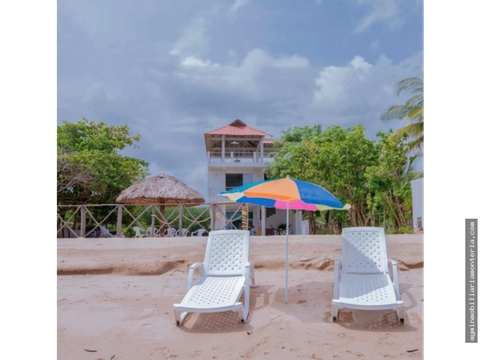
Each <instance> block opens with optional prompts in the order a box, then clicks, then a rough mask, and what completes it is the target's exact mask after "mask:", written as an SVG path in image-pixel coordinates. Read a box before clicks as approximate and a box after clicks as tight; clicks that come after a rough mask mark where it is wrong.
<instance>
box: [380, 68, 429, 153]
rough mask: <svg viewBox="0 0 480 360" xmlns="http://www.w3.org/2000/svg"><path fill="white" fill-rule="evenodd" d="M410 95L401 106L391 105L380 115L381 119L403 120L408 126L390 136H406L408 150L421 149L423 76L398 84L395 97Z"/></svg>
mask: <svg viewBox="0 0 480 360" xmlns="http://www.w3.org/2000/svg"><path fill="white" fill-rule="evenodd" d="M402 93H405V94H407V95H411V96H410V97H409V98H408V100H407V101H406V102H405V104H403V105H393V106H391V107H390V108H389V109H388V110H387V111H386V112H384V113H383V114H382V115H381V119H382V120H385V121H388V120H405V121H408V122H409V124H408V125H406V126H404V127H402V128H400V129H398V130H397V131H395V132H394V133H393V134H392V137H394V138H397V139H398V138H402V137H404V136H408V137H409V138H410V139H412V140H411V142H410V143H409V147H410V150H411V151H413V150H420V149H421V148H422V147H423V76H417V77H411V78H408V79H404V80H402V81H400V82H399V83H398V90H397V95H400V94H402Z"/></svg>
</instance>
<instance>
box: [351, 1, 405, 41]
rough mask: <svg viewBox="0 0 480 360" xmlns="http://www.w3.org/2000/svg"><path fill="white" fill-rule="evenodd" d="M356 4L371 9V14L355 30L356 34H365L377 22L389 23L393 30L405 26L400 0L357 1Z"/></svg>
mask: <svg viewBox="0 0 480 360" xmlns="http://www.w3.org/2000/svg"><path fill="white" fill-rule="evenodd" d="M355 2H356V3H357V5H365V6H368V7H369V8H370V12H369V13H368V14H367V15H366V16H365V17H364V18H363V19H361V20H360V22H359V24H358V25H357V27H356V28H355V32H356V33H361V32H364V31H365V30H366V29H368V28H369V27H370V26H372V25H373V24H375V23H377V22H387V23H388V24H389V25H390V27H391V28H397V27H400V26H401V25H402V24H403V20H402V18H401V16H400V6H399V5H400V0H355Z"/></svg>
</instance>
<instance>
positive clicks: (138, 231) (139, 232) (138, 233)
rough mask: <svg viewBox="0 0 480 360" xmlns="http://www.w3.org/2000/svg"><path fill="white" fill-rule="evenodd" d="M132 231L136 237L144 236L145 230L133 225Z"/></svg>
mask: <svg viewBox="0 0 480 360" xmlns="http://www.w3.org/2000/svg"><path fill="white" fill-rule="evenodd" d="M133 231H135V237H136V238H142V237H145V230H143V229H142V228H141V227H140V226H135V227H133Z"/></svg>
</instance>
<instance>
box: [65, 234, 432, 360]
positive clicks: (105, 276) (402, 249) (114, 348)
mask: <svg viewBox="0 0 480 360" xmlns="http://www.w3.org/2000/svg"><path fill="white" fill-rule="evenodd" d="M206 241H207V238H206V237H192V238H160V239H59V240H57V246H58V251H57V262H58V266H57V286H58V288H57V352H58V359H65V360H68V359H92V360H98V359H104V360H113V359H115V360H119V359H190V358H192V359H219V360H223V359H277V360H279V359H324V360H327V359H345V360H347V359H348V360H350V359H412V358H414V359H422V358H423V235H393V236H387V246H388V255H389V258H393V259H397V261H398V262H399V265H400V269H401V271H400V273H399V277H400V292H401V296H402V299H403V300H404V302H405V324H403V325H402V324H400V323H399V321H398V319H397V316H396V312H395V311H351V310H341V311H340V315H339V321H337V322H335V323H334V322H332V317H331V300H332V296H333V262H334V260H336V259H339V258H340V257H341V238H340V237H339V236H291V237H290V247H289V250H290V255H289V256H290V271H289V288H288V292H289V302H288V304H285V303H284V286H285V268H284V266H285V263H284V259H285V238H284V237H282V236H272V237H251V240H250V244H251V245H250V260H251V261H252V262H253V263H254V266H255V276H256V283H257V287H255V288H252V290H251V294H250V309H251V310H250V316H249V319H248V322H247V323H246V324H242V323H240V321H239V317H238V314H237V313H234V312H228V313H216V314H192V315H190V316H189V317H188V318H187V320H186V322H185V323H184V325H183V326H181V327H177V326H176V324H175V319H174V315H173V309H172V304H173V303H178V302H180V301H181V299H182V297H183V295H184V294H185V288H186V283H187V273H188V267H189V266H190V265H191V264H192V263H194V262H197V261H202V260H203V256H204V251H205V245H206Z"/></svg>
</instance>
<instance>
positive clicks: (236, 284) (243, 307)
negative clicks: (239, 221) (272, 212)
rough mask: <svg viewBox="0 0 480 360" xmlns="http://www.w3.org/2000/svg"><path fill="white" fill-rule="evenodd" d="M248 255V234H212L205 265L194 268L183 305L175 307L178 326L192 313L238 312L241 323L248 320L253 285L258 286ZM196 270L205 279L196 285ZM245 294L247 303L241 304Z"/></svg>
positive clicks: (190, 272)
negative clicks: (194, 278) (242, 296)
mask: <svg viewBox="0 0 480 360" xmlns="http://www.w3.org/2000/svg"><path fill="white" fill-rule="evenodd" d="M248 252H249V233H248V231H245V230H219V231H211V232H210V234H209V235H208V240H207V248H206V251H205V260H204V262H203V263H195V264H193V265H192V266H190V271H189V273H188V282H187V294H186V295H185V297H184V298H183V300H182V302H181V303H180V304H173V309H174V314H175V320H176V321H177V325H181V324H182V323H183V321H184V320H185V318H186V316H187V315H188V313H190V312H192V313H212V312H224V311H238V312H239V315H240V319H241V321H242V322H245V321H246V320H247V318H248V313H249V303H250V284H251V285H252V286H255V273H254V269H253V264H252V263H251V262H249V261H248ZM196 269H200V270H201V276H200V278H199V279H198V280H197V281H196V282H195V283H194V280H193V276H194V273H195V270H196ZM250 281H251V282H250ZM242 294H244V300H243V303H242V302H240V301H239V299H240V297H241V295H242Z"/></svg>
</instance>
